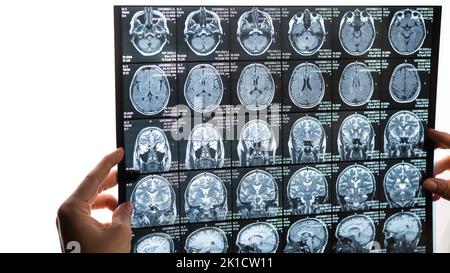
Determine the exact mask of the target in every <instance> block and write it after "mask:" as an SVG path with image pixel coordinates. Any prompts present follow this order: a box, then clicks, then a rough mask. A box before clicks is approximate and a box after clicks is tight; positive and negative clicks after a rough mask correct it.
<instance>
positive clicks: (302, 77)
mask: <svg viewBox="0 0 450 273" xmlns="http://www.w3.org/2000/svg"><path fill="white" fill-rule="evenodd" d="M288 91H289V97H290V98H291V100H292V102H293V103H294V104H295V105H297V107H300V108H312V107H314V106H316V105H318V104H319V103H320V102H321V101H322V98H323V95H324V94H325V81H324V79H323V76H322V72H321V71H320V69H319V68H318V67H317V66H316V65H315V64H312V63H303V64H299V65H298V66H297V67H295V68H294V70H293V71H292V74H291V78H290V80H289V90H288Z"/></svg>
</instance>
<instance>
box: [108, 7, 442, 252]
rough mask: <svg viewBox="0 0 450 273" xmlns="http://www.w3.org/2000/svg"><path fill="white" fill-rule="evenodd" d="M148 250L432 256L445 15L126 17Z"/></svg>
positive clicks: (138, 221)
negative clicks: (428, 183) (428, 189)
mask: <svg viewBox="0 0 450 273" xmlns="http://www.w3.org/2000/svg"><path fill="white" fill-rule="evenodd" d="M115 22H116V30H115V31H116V72H117V73H116V76H117V79H116V82H117V94H118V95H117V104H118V107H117V122H118V132H117V134H118V145H120V146H123V147H124V149H125V159H124V162H123V164H122V165H120V166H119V177H120V179H121V180H120V181H119V187H120V189H119V191H120V192H119V195H120V196H121V199H122V200H121V201H125V200H127V201H128V200H129V201H131V202H132V203H133V204H134V210H133V213H132V219H131V220H132V221H131V222H132V228H133V239H132V251H133V252H138V253H141V252H144V253H227V252H232V253H322V252H326V253H341V252H353V253H368V252H380V253H399V252H431V251H432V250H433V249H432V246H433V245H432V211H431V196H429V195H428V194H427V193H425V192H424V191H423V190H422V187H421V182H422V181H423V179H424V178H426V177H427V176H430V175H431V174H432V164H433V153H432V151H433V147H432V145H430V141H429V140H428V139H427V137H426V130H427V128H429V127H432V126H434V115H435V113H434V111H435V95H436V75H437V54H438V52H437V50H438V42H439V24H440V8H439V7H393V6H391V7H368V6H366V7H364V6H362V7H352V6H342V7H340V6H335V7H327V6H321V7H300V6H295V7H284V6H282V7H279V6H277V7H275V6H273V7H271V6H259V7H249V6H236V7H234V6H166V7H163V6H117V7H116V8H115Z"/></svg>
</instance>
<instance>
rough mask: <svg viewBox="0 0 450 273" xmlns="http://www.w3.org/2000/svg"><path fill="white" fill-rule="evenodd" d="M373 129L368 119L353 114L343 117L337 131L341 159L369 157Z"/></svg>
mask: <svg viewBox="0 0 450 273" xmlns="http://www.w3.org/2000/svg"><path fill="white" fill-rule="evenodd" d="M374 144H375V131H374V129H373V127H372V124H371V123H370V121H369V119H368V118H366V117H365V116H363V115H360V114H353V115H350V116H348V117H347V118H345V119H344V121H343V122H342V124H341V127H340V128H339V132H338V140H337V145H338V150H339V154H340V156H341V159H342V160H364V159H370V156H371V154H372V151H373V149H374Z"/></svg>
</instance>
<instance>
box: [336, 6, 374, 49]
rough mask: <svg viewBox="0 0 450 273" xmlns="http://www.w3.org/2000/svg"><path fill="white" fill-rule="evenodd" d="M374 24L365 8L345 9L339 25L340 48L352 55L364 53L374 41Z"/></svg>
mask: <svg viewBox="0 0 450 273" xmlns="http://www.w3.org/2000/svg"><path fill="white" fill-rule="evenodd" d="M375 35H376V31H375V24H374V21H373V17H372V15H371V14H370V13H369V12H368V11H367V10H362V11H360V10H359V9H356V10H355V11H347V12H346V13H345V14H344V16H342V19H341V24H340V26H339V40H340V41H341V45H342V48H344V50H345V51H346V52H347V53H348V54H350V55H353V56H360V55H363V54H364V53H366V52H367V51H368V50H369V49H370V48H371V47H372V45H373V42H374V41H375Z"/></svg>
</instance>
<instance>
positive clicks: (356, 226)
mask: <svg viewBox="0 0 450 273" xmlns="http://www.w3.org/2000/svg"><path fill="white" fill-rule="evenodd" d="M375 233H376V231H375V224H374V223H373V221H372V219H371V218H370V217H368V216H365V215H358V214H356V215H351V216H348V217H346V218H344V219H342V220H341V222H339V224H338V225H337V227H336V233H335V236H336V239H337V240H338V241H337V243H336V245H335V247H334V250H335V252H337V253H368V252H369V251H370V249H371V247H372V244H373V240H374V239H375Z"/></svg>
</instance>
